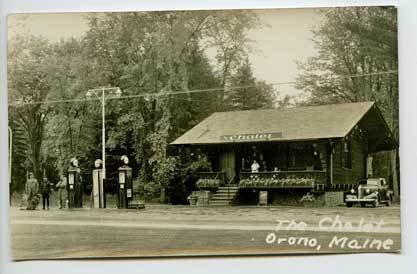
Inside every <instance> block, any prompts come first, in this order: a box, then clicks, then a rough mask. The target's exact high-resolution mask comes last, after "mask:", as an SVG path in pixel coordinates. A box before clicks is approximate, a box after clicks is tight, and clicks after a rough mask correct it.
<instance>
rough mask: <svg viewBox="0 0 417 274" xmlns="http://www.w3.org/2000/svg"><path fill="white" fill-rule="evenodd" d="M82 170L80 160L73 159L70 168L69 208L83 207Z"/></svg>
mask: <svg viewBox="0 0 417 274" xmlns="http://www.w3.org/2000/svg"><path fill="white" fill-rule="evenodd" d="M79 174H80V168H79V167H78V160H77V159H76V158H72V159H71V164H70V167H69V168H68V207H69V208H76V207H82V205H83V202H82V182H81V177H80V175H79Z"/></svg>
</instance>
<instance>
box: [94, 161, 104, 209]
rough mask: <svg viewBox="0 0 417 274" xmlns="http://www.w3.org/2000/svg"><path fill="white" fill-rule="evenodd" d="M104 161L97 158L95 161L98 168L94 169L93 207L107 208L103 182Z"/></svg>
mask: <svg viewBox="0 0 417 274" xmlns="http://www.w3.org/2000/svg"><path fill="white" fill-rule="evenodd" d="M102 165H103V161H102V160H100V159H97V160H96V161H95V162H94V166H95V167H96V169H94V170H93V190H92V191H93V193H92V194H93V205H92V207H93V208H105V207H106V197H105V195H104V183H103V181H104V180H103V169H102V168H101V167H102Z"/></svg>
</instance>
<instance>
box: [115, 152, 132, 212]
mask: <svg viewBox="0 0 417 274" xmlns="http://www.w3.org/2000/svg"><path fill="white" fill-rule="evenodd" d="M121 160H122V161H123V166H121V167H119V202H118V207H119V208H127V207H128V204H129V201H131V200H132V199H133V189H132V168H130V167H129V166H128V164H129V158H128V157H127V156H126V155H123V156H122V158H121Z"/></svg>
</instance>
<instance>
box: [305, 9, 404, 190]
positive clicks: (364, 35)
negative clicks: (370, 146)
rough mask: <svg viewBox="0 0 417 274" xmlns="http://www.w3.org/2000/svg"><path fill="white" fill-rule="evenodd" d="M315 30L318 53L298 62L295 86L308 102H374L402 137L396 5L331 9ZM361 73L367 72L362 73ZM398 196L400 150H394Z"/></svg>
mask: <svg viewBox="0 0 417 274" xmlns="http://www.w3.org/2000/svg"><path fill="white" fill-rule="evenodd" d="M323 17H324V21H323V24H322V25H321V26H319V28H318V29H316V30H314V31H313V33H314V37H315V40H314V41H315V43H316V47H317V49H318V55H317V56H315V57H311V58H309V60H308V61H307V62H306V63H300V64H299V66H300V69H301V71H302V73H301V74H300V75H299V77H298V79H297V82H298V83H297V87H298V88H299V89H303V90H305V91H306V92H307V94H308V95H309V99H308V101H307V103H308V104H321V103H323V102H326V103H329V102H358V101H370V100H372V101H375V102H377V104H378V106H379V107H380V109H381V110H382V113H383V115H384V118H385V119H386V121H387V122H388V125H389V126H390V129H391V130H392V132H393V134H394V136H395V138H396V140H397V141H398V140H399V138H398V133H399V130H398V126H399V123H398V75H397V70H398V54H397V10H396V8H395V7H350V8H337V9H328V10H326V11H324V12H323ZM362 75H363V76H362ZM390 159H391V163H386V164H387V165H390V166H391V173H392V178H393V179H392V182H393V187H394V192H395V195H398V194H399V184H398V179H399V178H398V170H399V165H398V163H397V159H398V151H397V149H396V150H393V151H391V152H390Z"/></svg>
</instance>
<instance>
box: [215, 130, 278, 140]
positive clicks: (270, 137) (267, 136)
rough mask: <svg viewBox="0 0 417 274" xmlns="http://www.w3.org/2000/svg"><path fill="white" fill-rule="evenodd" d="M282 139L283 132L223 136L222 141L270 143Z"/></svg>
mask: <svg viewBox="0 0 417 274" xmlns="http://www.w3.org/2000/svg"><path fill="white" fill-rule="evenodd" d="M280 138H282V132H273V133H255V134H236V135H222V136H220V140H221V141H225V142H244V141H263V140H265V141H268V140H273V139H280Z"/></svg>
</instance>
